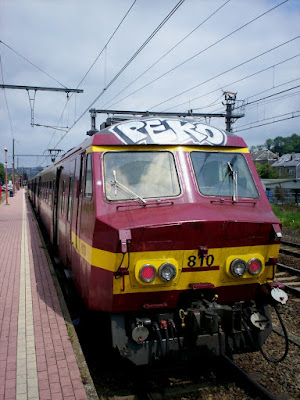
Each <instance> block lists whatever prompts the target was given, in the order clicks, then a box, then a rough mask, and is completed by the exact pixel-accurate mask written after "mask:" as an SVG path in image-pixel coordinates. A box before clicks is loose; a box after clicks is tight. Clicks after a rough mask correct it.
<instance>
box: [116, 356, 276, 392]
mask: <svg viewBox="0 0 300 400" xmlns="http://www.w3.org/2000/svg"><path fill="white" fill-rule="evenodd" d="M216 361H217V364H218V368H217V370H216V371H215V374H216V376H215V380H214V382H213V380H212V381H205V382H201V383H195V382H194V381H193V378H191V379H186V378H177V379H173V380H172V383H173V384H172V385H165V386H164V387H162V386H161V387H160V388H159V390H157V388H155V387H154V388H153V390H152V389H150V390H149V385H148V384H147V383H146V382H145V383H143V389H141V390H139V391H138V392H136V393H135V394H132V395H128V394H127V395H123V396H122V395H117V396H116V395H114V396H113V397H108V400H163V399H168V400H171V399H182V398H184V399H189V398H191V399H195V398H197V399H215V398H218V399H219V398H222V394H220V392H223V391H224V390H225V392H224V396H225V397H224V398H231V396H232V391H230V388H229V389H228V387H230V385H231V387H232V388H234V392H235V394H237V393H236V392H237V391H241V392H240V394H241V395H242V396H243V398H247V399H249V400H250V399H260V400H276V399H277V397H276V396H275V395H274V394H272V393H271V392H269V391H268V390H267V389H265V388H264V387H263V386H262V385H260V384H259V383H258V382H257V381H256V380H255V379H253V378H252V377H251V375H249V374H247V373H246V372H245V371H244V370H243V369H241V368H240V367H238V366H237V365H236V364H235V363H234V361H232V360H231V359H230V358H228V357H227V356H223V357H221V358H220V359H217V360H216ZM160 378H162V377H161V376H160ZM194 378H195V376H194ZM152 379H155V376H153V377H152ZM224 388H225V389H224ZM226 389H227V390H228V393H227V394H226ZM216 393H218V395H219V396H221V397H215V396H216ZM244 396H246V397H244ZM234 398H240V397H234Z"/></svg>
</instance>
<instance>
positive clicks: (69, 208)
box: [67, 176, 73, 221]
mask: <svg viewBox="0 0 300 400" xmlns="http://www.w3.org/2000/svg"><path fill="white" fill-rule="evenodd" d="M72 196H73V178H72V176H70V179H69V195H68V211H67V220H68V221H71V210H72Z"/></svg>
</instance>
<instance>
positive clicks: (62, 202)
mask: <svg viewBox="0 0 300 400" xmlns="http://www.w3.org/2000/svg"><path fill="white" fill-rule="evenodd" d="M65 187H66V181H63V182H62V188H61V205H60V213H61V215H63V213H64V208H65V190H66V188H65Z"/></svg>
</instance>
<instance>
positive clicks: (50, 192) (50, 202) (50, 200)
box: [49, 182, 52, 207]
mask: <svg viewBox="0 0 300 400" xmlns="http://www.w3.org/2000/svg"><path fill="white" fill-rule="evenodd" d="M49 204H50V206H51V207H52V182H49Z"/></svg>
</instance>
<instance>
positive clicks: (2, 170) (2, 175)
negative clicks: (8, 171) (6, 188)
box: [0, 163, 5, 184]
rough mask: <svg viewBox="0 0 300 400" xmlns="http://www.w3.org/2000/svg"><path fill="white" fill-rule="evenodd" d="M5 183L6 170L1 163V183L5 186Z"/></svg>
mask: <svg viewBox="0 0 300 400" xmlns="http://www.w3.org/2000/svg"><path fill="white" fill-rule="evenodd" d="M4 182H5V170H4V165H3V164H2V163H0V183H2V184H4Z"/></svg>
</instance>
